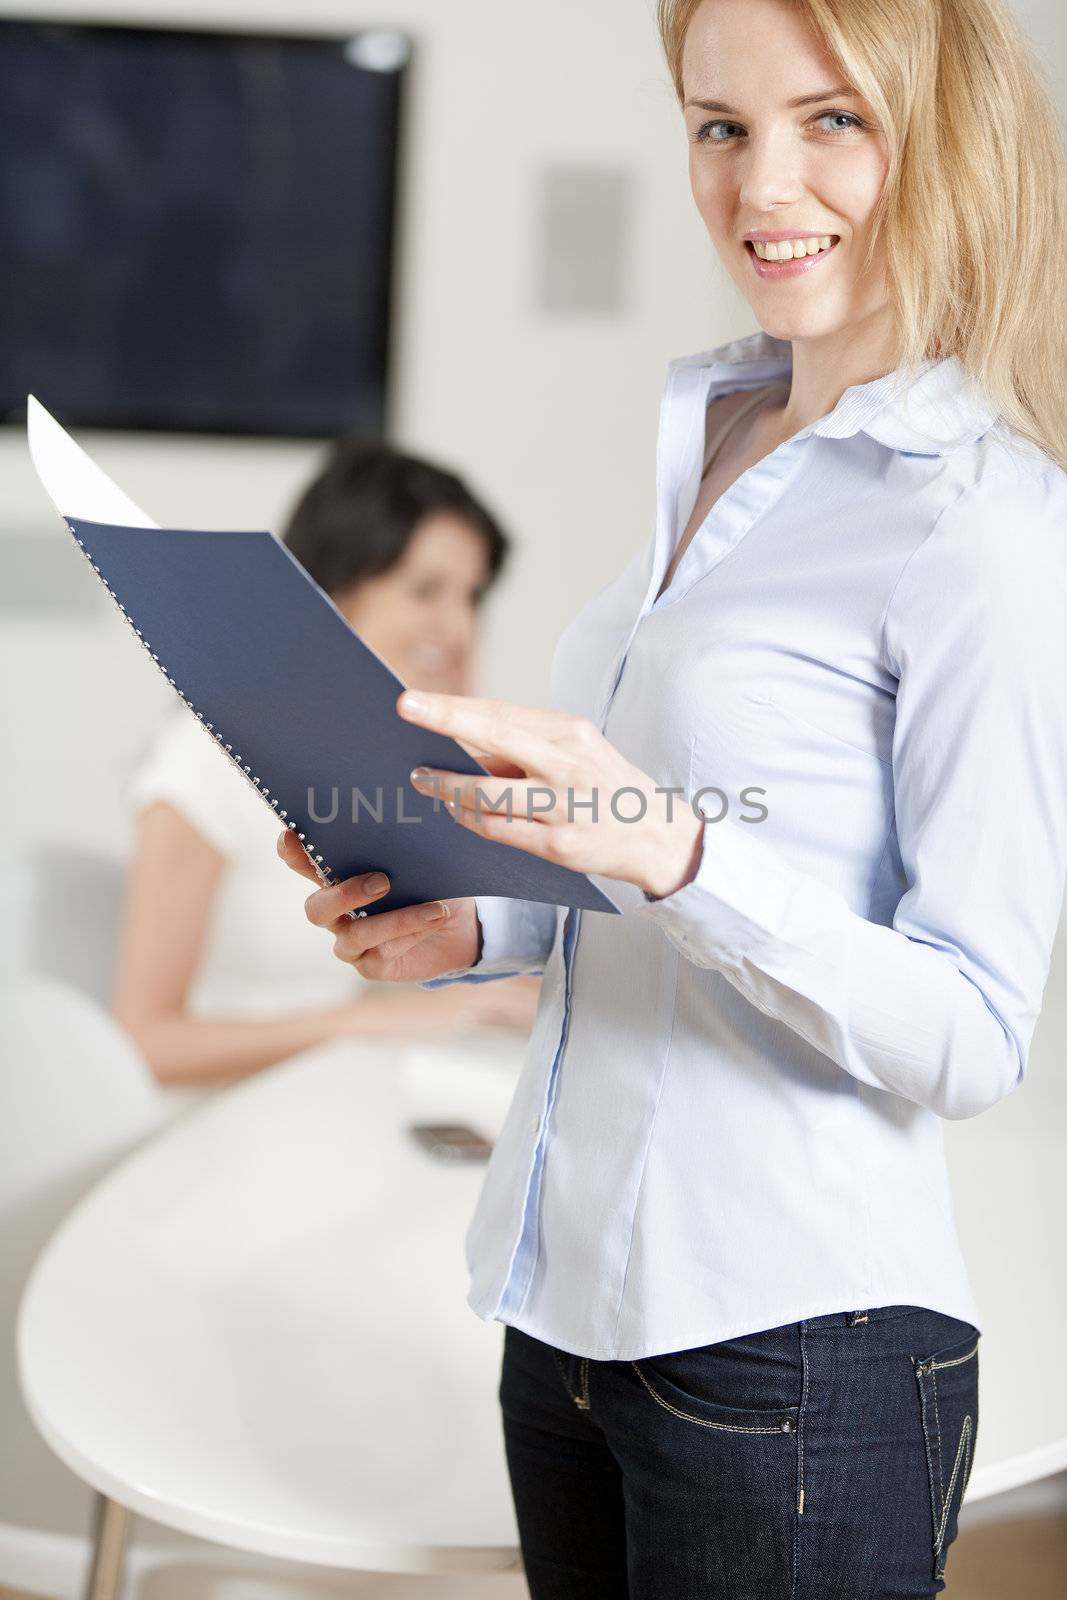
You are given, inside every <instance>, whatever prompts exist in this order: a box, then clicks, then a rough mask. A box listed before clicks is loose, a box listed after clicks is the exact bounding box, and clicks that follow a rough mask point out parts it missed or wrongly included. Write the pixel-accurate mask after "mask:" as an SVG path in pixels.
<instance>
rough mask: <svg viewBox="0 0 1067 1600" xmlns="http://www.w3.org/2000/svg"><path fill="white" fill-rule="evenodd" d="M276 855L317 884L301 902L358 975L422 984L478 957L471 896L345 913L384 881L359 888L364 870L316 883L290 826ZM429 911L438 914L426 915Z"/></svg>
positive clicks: (372, 897)
mask: <svg viewBox="0 0 1067 1600" xmlns="http://www.w3.org/2000/svg"><path fill="white" fill-rule="evenodd" d="M278 854H279V855H280V856H281V858H282V860H283V861H284V862H285V864H286V866H287V867H291V868H292V870H293V871H294V872H299V873H300V874H301V876H302V877H305V878H308V879H310V881H311V882H312V883H314V884H315V885H316V886H318V887H317V893H315V894H313V895H310V896H309V897H308V899H307V901H306V902H305V910H306V912H307V918H308V921H309V922H312V923H314V925H315V926H316V927H317V928H323V929H325V930H326V932H327V933H332V934H333V936H334V946H333V953H334V955H335V956H337V958H338V960H340V961H344V962H347V964H348V965H349V966H352V967H355V969H356V971H357V972H358V973H360V975H361V976H362V977H364V978H371V979H374V980H375V981H376V982H379V983H421V982H422V981H423V980H424V979H426V978H438V977H440V976H441V974H442V973H445V972H457V971H462V970H463V969H464V968H466V967H469V966H473V964H474V962H475V961H476V960H477V959H478V950H479V944H480V928H479V923H478V915H477V911H476V909H475V903H474V900H473V899H472V898H466V899H459V900H430V901H428V902H425V903H423V904H421V905H415V906H405V907H404V908H403V910H400V911H380V912H378V913H377V914H376V915H374V916H368V917H357V918H350V917H348V916H347V915H346V913H347V912H349V911H357V910H359V909H360V908H361V907H363V906H370V905H373V904H374V902H375V901H376V900H380V899H381V898H382V895H383V894H387V893H388V890H389V884H388V880H387V881H386V883H385V886H384V887H383V888H380V889H379V890H377V891H376V892H375V893H373V894H370V893H368V892H367V890H366V889H365V888H364V882H365V880H366V878H368V877H370V876H371V874H369V873H363V874H360V876H359V877H356V878H346V879H345V881H344V882H343V883H336V884H333V885H331V886H330V887H328V888H323V887H321V886H320V885H321V880H320V878H319V875H318V873H317V872H316V871H315V868H314V867H313V866H312V864H311V861H310V859H309V858H308V855H307V852H306V851H305V850H304V847H303V845H302V844H301V843H300V841H299V839H298V838H297V837H296V834H295V833H294V832H293V830H292V829H291V828H287V829H286V830H285V832H284V833H283V834H282V835H281V837H280V838H279V840H278ZM442 908H444V910H443V911H442ZM428 912H436V913H437V915H436V917H434V918H433V919H432V920H430V919H428V917H427V913H428Z"/></svg>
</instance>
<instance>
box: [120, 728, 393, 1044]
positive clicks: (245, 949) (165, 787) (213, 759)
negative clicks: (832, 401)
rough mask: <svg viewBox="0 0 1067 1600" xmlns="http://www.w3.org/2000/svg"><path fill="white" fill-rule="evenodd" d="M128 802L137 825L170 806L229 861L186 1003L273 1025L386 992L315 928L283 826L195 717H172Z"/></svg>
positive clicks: (306, 887) (203, 1011)
mask: <svg viewBox="0 0 1067 1600" xmlns="http://www.w3.org/2000/svg"><path fill="white" fill-rule="evenodd" d="M127 799H128V802H129V806H130V813H131V819H132V815H133V814H134V813H135V812H137V811H139V810H141V809H142V808H144V807H145V806H148V805H150V804H151V803H152V802H153V801H157V800H164V801H166V802H168V804H170V805H172V806H173V807H174V808H175V810H176V811H180V812H181V814H182V815H183V816H184V817H185V818H186V820H187V821H188V822H190V823H191V824H192V826H193V827H194V828H195V829H196V830H197V832H198V833H199V834H200V835H201V836H202V837H203V838H204V839H206V840H207V842H208V844H210V845H213V846H214V848H215V849H216V850H218V851H219V852H220V853H221V854H222V855H224V856H225V857H226V866H225V868H224V870H223V873H222V876H221V878H220V880H219V885H218V889H217V892H216V895H215V899H214V903H213V905H212V908H211V913H210V918H209V924H208V928H207V931H206V935H205V940H204V945H203V949H202V954H201V960H200V963H199V967H198V970H197V973H196V976H195V978H194V980H193V983H192V986H191V988H190V992H189V995H188V997H187V1002H186V1004H187V1009H188V1010H189V1011H190V1012H191V1013H192V1014H194V1015H200V1016H206V1015H214V1016H223V1015H226V1016H248V1017H253V1016H254V1017H264V1016H272V1015H278V1014H280V1013H282V1012H287V1011H300V1010H310V1009H316V1008H320V1007H332V1006H337V1005H344V1004H346V1003H348V1002H350V1001H353V1000H357V999H359V998H360V997H361V995H363V994H365V993H367V992H369V991H370V990H371V989H373V988H376V987H377V985H375V984H371V983H370V982H369V981H368V980H367V979H365V978H363V977H361V976H360V974H359V973H358V972H357V971H356V970H355V968H354V967H350V966H347V965H346V964H345V963H344V962H342V961H339V960H338V959H337V957H336V956H335V955H334V953H333V944H332V942H331V940H330V938H329V937H328V935H327V934H326V933H324V932H323V930H322V929H321V928H316V927H313V926H312V924H311V923H310V922H308V920H307V917H306V916H305V914H304V901H305V900H306V899H307V897H308V895H309V894H311V893H312V892H313V889H314V885H313V884H312V883H311V882H310V881H309V880H308V879H307V878H302V877H300V876H299V875H298V874H297V873H295V872H293V871H292V869H291V868H290V867H287V866H286V865H285V863H284V862H283V861H282V860H281V859H280V858H279V856H278V854H277V850H276V845H277V840H278V835H279V834H280V833H281V831H282V827H283V824H282V823H281V822H280V821H279V820H278V817H277V816H276V815H275V814H274V813H273V812H272V811H271V810H270V808H269V807H268V806H267V805H265V804H264V802H263V801H262V800H261V799H260V797H259V795H257V794H256V792H255V790H254V789H253V788H252V787H251V785H250V784H249V783H248V781H247V779H246V778H244V777H243V776H242V774H241V773H240V772H238V771H237V769H236V768H235V767H234V766H233V765H232V763H231V762H230V760H229V758H228V757H227V756H226V755H224V754H223V752H222V751H221V750H219V748H218V746H217V745H216V744H215V741H214V739H213V738H212V737H211V735H210V734H209V733H207V732H205V730H204V729H203V728H202V727H201V726H200V724H199V722H197V720H196V718H195V717H194V716H193V714H192V713H191V712H190V711H188V710H186V709H185V708H184V707H181V706H178V707H175V708H174V710H173V711H172V712H171V713H170V714H169V716H168V719H167V721H166V722H165V723H164V725H163V727H162V728H161V729H160V731H159V733H158V735H157V737H156V739H155V740H154V742H153V744H152V746H151V749H150V750H149V752H148V755H147V758H146V760H145V761H144V763H143V764H142V765H141V767H140V768H139V770H138V771H137V772H136V774H135V775H134V778H133V780H132V782H131V783H130V785H129V786H128V788H127ZM160 914H161V915H165V907H161V908H160Z"/></svg>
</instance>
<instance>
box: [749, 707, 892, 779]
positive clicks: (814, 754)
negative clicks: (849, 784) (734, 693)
mask: <svg viewBox="0 0 1067 1600" xmlns="http://www.w3.org/2000/svg"><path fill="white" fill-rule="evenodd" d="M746 698H747V699H749V700H751V701H752V702H753V704H754V705H756V706H762V707H765V708H766V710H767V711H768V712H769V713H770V715H771V716H772V717H774V718H777V719H778V721H779V722H780V724H781V727H782V730H783V734H784V733H785V730H786V729H789V728H791V729H792V730H793V735H794V739H795V742H796V745H797V747H798V749H806V751H807V753H808V755H809V756H810V757H811V758H812V759H816V758H819V757H821V756H823V755H825V756H826V757H828V758H832V756H833V754H834V752H835V750H836V749H840V750H841V751H843V752H849V753H851V754H853V755H859V756H866V757H868V758H869V759H870V760H872V761H878V762H881V764H882V765H883V766H885V767H890V768H891V767H892V763H893V709H892V705H891V704H889V703H887V702H886V701H884V700H883V701H881V702H872V701H870V700H868V701H865V702H862V703H861V702H856V703H854V704H851V705H848V704H844V703H842V704H841V705H839V706H837V707H835V708H834V711H833V723H832V725H830V726H828V725H827V717H826V716H825V715H816V716H813V715H812V714H811V710H810V707H808V706H807V705H805V707H804V710H799V709H798V708H797V707H796V706H795V705H792V704H790V702H789V698H788V696H787V695H783V694H782V693H781V692H780V691H777V692H775V693H771V692H769V691H766V690H762V689H752V690H749V691H748V692H747V695H746ZM827 709H829V708H827Z"/></svg>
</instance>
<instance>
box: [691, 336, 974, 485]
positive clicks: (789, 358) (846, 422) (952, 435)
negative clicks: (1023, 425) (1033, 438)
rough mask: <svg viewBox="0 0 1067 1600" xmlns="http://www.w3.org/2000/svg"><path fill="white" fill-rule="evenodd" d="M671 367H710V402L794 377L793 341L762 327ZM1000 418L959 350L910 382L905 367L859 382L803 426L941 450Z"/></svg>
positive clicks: (894, 446) (918, 450) (934, 452)
mask: <svg viewBox="0 0 1067 1600" xmlns="http://www.w3.org/2000/svg"><path fill="white" fill-rule="evenodd" d="M670 366H671V368H676V367H707V368H710V369H711V371H710V375H709V387H708V396H707V398H708V401H709V402H710V401H711V400H712V399H713V398H714V396H715V394H716V393H717V392H718V391H720V390H722V391H728V390H729V389H731V388H746V389H748V388H757V387H759V386H760V385H762V384H766V383H774V382H779V381H781V380H782V379H788V378H789V377H790V376H791V375H792V371H793V347H792V345H791V344H790V342H789V340H788V339H776V338H774V337H773V336H772V335H771V334H769V333H764V332H763V330H762V329H759V330H757V331H756V332H755V333H751V334H748V335H746V336H745V337H744V338H741V339H732V340H731V341H730V342H729V343H728V344H722V345H719V346H718V347H717V348H716V349H714V350H705V351H702V352H700V353H699V354H697V355H692V356H682V357H680V358H679V359H678V360H676V361H672V362H671V363H670ZM739 380H740V381H739ZM894 391H896V392H894ZM995 421H996V413H995V411H994V410H993V409H992V407H991V406H990V404H989V402H988V400H987V399H986V397H985V395H984V393H983V391H982V390H981V389H980V388H979V387H978V386H977V385H976V384H975V383H974V381H973V379H971V378H970V377H969V375H968V374H967V373H966V372H965V371H964V369H963V367H962V365H961V364H960V362H959V360H958V359H957V358H956V357H955V356H946V357H943V358H942V359H941V360H938V361H924V362H922V363H920V365H919V367H918V368H917V369H916V374H915V377H914V380H913V382H912V383H911V385H910V387H907V388H906V389H905V387H904V374H903V369H901V368H897V369H896V370H895V371H894V372H889V373H886V374H885V375H884V376H882V377H880V378H872V379H871V380H870V382H869V383H856V384H853V385H852V386H851V387H850V388H848V389H846V390H845V392H844V394H843V395H842V396H841V398H840V399H839V400H838V402H837V405H836V406H835V407H834V409H833V411H831V412H830V414H829V416H826V417H820V418H819V420H818V421H817V422H814V423H812V424H811V426H810V427H809V428H807V429H805V430H804V433H816V434H818V435H819V436H820V437H821V438H824V439H848V438H851V437H852V435H853V434H855V433H859V432H863V433H867V434H869V435H870V436H871V438H872V439H876V440H877V441H878V442H879V443H880V444H884V445H887V446H888V447H889V448H890V449H891V450H903V451H907V452H908V453H909V454H912V455H930V456H941V455H948V454H949V453H950V452H951V451H953V450H958V449H959V448H960V447H961V446H962V445H965V444H973V443H974V442H975V440H976V439H980V438H981V437H982V435H983V434H984V433H986V432H987V431H988V430H989V428H990V427H992V425H993V423H994V422H995Z"/></svg>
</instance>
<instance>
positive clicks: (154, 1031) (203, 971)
mask: <svg viewBox="0 0 1067 1600" xmlns="http://www.w3.org/2000/svg"><path fill="white" fill-rule="evenodd" d="M284 539H285V543H286V544H287V545H288V547H289V549H290V550H291V551H292V553H293V554H294V555H295V556H296V558H297V559H298V560H299V561H300V562H301V564H302V565H303V566H304V567H305V569H306V570H307V571H308V572H309V573H310V575H311V577H312V578H314V580H315V582H316V583H317V584H318V585H319V587H320V588H321V589H323V590H325V592H326V593H327V594H328V595H329V596H330V598H331V599H332V600H333V602H334V604H335V605H336V606H337V607H338V609H339V610H340V611H341V612H343V614H344V615H345V617H347V619H348V621H349V622H350V623H351V624H352V626H353V627H354V628H355V629H356V631H357V632H358V633H359V634H360V636H361V637H362V638H363V639H364V640H365V641H366V643H367V644H369V645H370V646H371V647H372V649H374V650H376V651H377V653H378V654H379V655H380V656H381V657H382V658H383V659H384V660H385V661H387V662H388V663H389V665H390V666H391V667H392V668H393V670H394V671H395V672H396V673H397V675H398V676H399V677H401V678H403V679H404V681H405V682H406V683H409V684H411V685H413V686H420V687H423V688H427V689H434V690H439V691H443V692H446V693H453V694H467V693H470V692H471V675H472V668H473V657H474V647H475V632H476V618H477V611H478V607H479V606H480V604H481V601H482V600H483V598H484V596H485V594H486V593H487V592H488V589H489V587H490V586H491V584H492V583H493V582H494V581H495V579H496V578H497V576H498V575H499V572H500V570H501V568H502V566H503V563H504V560H505V557H506V554H507V549H508V543H507V539H506V537H505V535H504V533H503V532H502V530H501V529H500V527H499V525H498V524H497V522H496V521H495V520H494V518H493V517H492V516H491V515H490V513H489V512H488V511H487V510H486V509H485V507H484V506H483V505H481V504H480V503H479V502H478V501H477V500H476V499H475V498H474V496H473V495H472V494H471V493H470V491H469V490H468V488H467V487H466V485H465V484H464V483H463V482H462V481H461V480H460V479H459V478H458V477H456V476H455V475H454V474H452V473H450V472H446V471H443V470H441V469H440V468H439V467H436V466H433V465H431V464H430V463H429V462H426V461H422V460H418V459H416V458H414V457H411V456H405V455H402V454H400V453H399V452H397V451H395V450H392V449H390V448H389V447H387V446H385V445H380V444H361V443H359V442H357V441H355V440H353V439H341V440H339V441H337V443H336V444H335V445H334V447H333V450H332V452H331V455H330V458H329V460H328V462H327V465H326V467H325V469H324V470H323V471H322V473H321V474H320V475H319V476H318V477H317V478H315V479H314V481H313V482H312V483H311V484H310V485H309V486H308V487H307V489H306V490H305V491H304V493H303V495H302V496H301V498H300V500H299V501H298V503H297V505H296V507H295V509H294V511H293V513H292V516H291V518H290V521H289V526H288V529H287V531H286V533H285V535H284ZM130 798H131V802H132V804H133V806H134V807H135V808H136V812H137V819H136V837H135V851H134V858H133V865H132V869H131V872H130V878H129V884H128V888H127V895H126V904H125V911H124V917H123V926H122V932H121V936H120V947H119V953H118V968H117V979H116V987H115V995H114V1012H115V1015H116V1017H117V1018H118V1020H119V1021H120V1022H121V1023H122V1024H123V1026H124V1027H125V1028H126V1030H127V1032H128V1033H129V1034H130V1035H131V1036H132V1038H133V1039H134V1041H135V1042H136V1044H137V1045H138V1047H139V1048H140V1050H141V1051H142V1053H143V1054H144V1056H145V1058H146V1059H147V1061H148V1063H149V1065H150V1067H151V1069H152V1071H153V1073H154V1074H155V1076H156V1078H157V1079H158V1080H159V1081H160V1082H161V1083H168V1084H175V1083H183V1084H190V1083H199V1084H203V1083H207V1082H210V1081H213V1080H219V1079H231V1078H234V1077H243V1076H246V1075H247V1074H249V1073H252V1072H256V1071H258V1070H259V1069H260V1068H262V1067H266V1066H270V1065H271V1064H272V1063H274V1062H276V1061H280V1060H282V1059H283V1058H284V1057H286V1056H289V1055H292V1054H293V1053H294V1052H296V1051H298V1050H303V1049H306V1048H307V1047H309V1046H311V1045H315V1044H318V1043H321V1042H323V1041H325V1040H330V1039H337V1038H394V1037H399V1038H412V1037H419V1036H431V1037H434V1038H439V1037H441V1036H443V1035H445V1034H448V1033H451V1032H454V1031H456V1030H459V1029H471V1028H475V1027H479V1026H488V1027H504V1028H513V1029H520V1030H523V1031H526V1030H528V1029H529V1027H530V1025H531V1024H532V1021H533V1016H534V1012H535V1010H536V1004H537V991H538V989H539V986H540V985H539V980H538V979H536V978H530V977H515V978H510V979H506V980H504V981H502V982H499V983H492V984H485V985H478V986H473V985H472V986H468V985H457V986H456V987H455V988H448V989H443V990H441V991H439V992H434V991H429V990H423V989H418V990H412V991H410V992H399V991H397V990H396V988H395V986H393V985H389V984H378V983H375V982H373V981H371V980H368V979H366V978H363V977H361V976H360V974H359V973H357V972H356V971H355V970H354V969H353V968H351V967H346V966H344V965H343V964H342V963H339V962H337V961H336V960H334V959H333V957H332V954H331V952H330V951H329V949H328V948H324V947H323V945H322V941H321V937H320V936H319V935H318V934H317V932H316V930H315V929H314V928H312V927H311V925H310V924H309V923H308V921H307V919H306V918H305V917H304V916H303V915H302V914H301V913H302V910H303V901H304V899H305V898H306V890H305V889H303V888H302V886H301V884H300V882H299V880H298V879H297V878H296V877H294V875H293V874H292V873H291V872H288V871H286V869H285V866H284V865H283V864H282V862H280V861H279V860H278V857H277V853H276V850H275V839H276V835H277V831H278V819H277V816H276V815H274V814H272V813H271V812H270V811H269V810H268V808H267V807H266V806H265V805H264V804H263V801H262V799H261V798H260V796H259V795H258V794H257V793H256V791H255V789H254V788H253V787H252V785H251V784H250V783H249V781H248V780H247V779H246V778H245V777H244V776H243V774H242V773H240V772H239V771H238V770H237V768H236V767H235V766H234V765H233V764H232V763H231V762H230V760H229V759H228V757H227V756H226V755H225V754H224V753H223V752H222V751H221V750H219V749H218V747H217V746H216V744H215V741H214V740H213V739H212V737H211V735H210V734H208V733H207V732H206V731H205V729H204V728H202V727H201V725H200V724H199V723H198V722H197V720H196V719H195V718H194V717H193V716H192V715H190V713H189V712H188V711H187V710H186V709H185V708H184V707H176V708H175V710H174V712H173V713H172V714H171V716H170V717H169V719H168V721H167V724H166V725H165V727H164V728H163V729H162V730H161V733H160V734H159V736H158V737H157V739H156V741H155V743H154V745H153V747H152V749H151V751H150V753H149V755H148V758H147V760H146V762H145V763H144V764H143V766H142V767H141V769H140V770H139V771H138V773H137V774H136V776H135V778H134V780H133V783H132V785H131V789H130Z"/></svg>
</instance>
